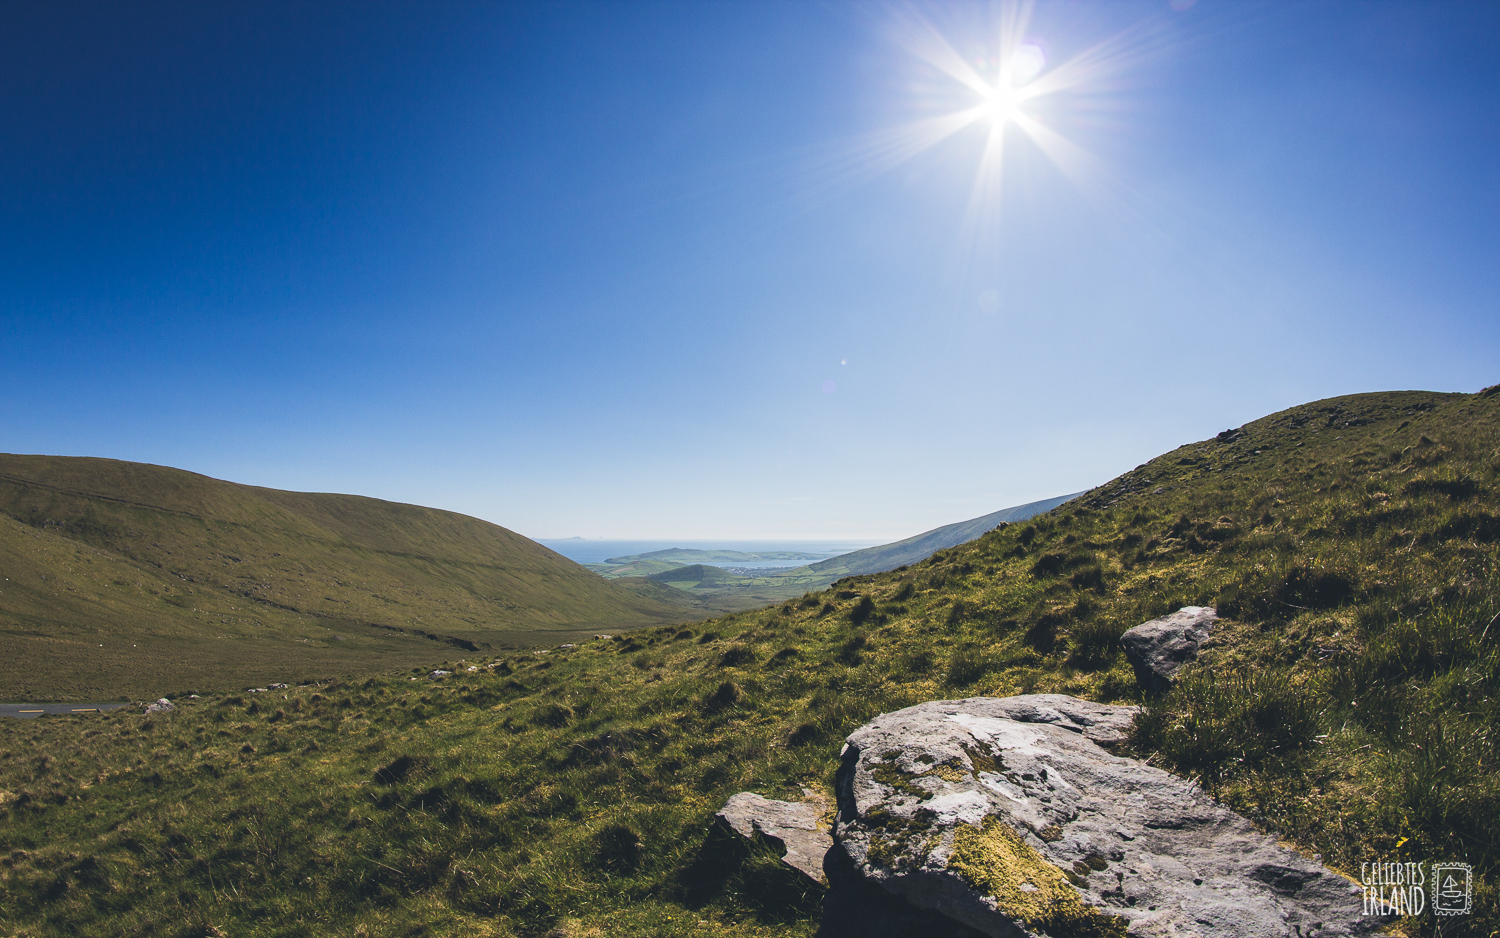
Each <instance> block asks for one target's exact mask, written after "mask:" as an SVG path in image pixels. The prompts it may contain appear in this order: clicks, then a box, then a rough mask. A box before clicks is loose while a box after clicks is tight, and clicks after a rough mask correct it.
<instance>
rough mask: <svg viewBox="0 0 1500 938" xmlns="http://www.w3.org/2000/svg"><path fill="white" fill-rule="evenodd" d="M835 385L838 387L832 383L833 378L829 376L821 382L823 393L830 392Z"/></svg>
mask: <svg viewBox="0 0 1500 938" xmlns="http://www.w3.org/2000/svg"><path fill="white" fill-rule="evenodd" d="M836 387H838V385H836V384H834V383H833V379H832V378H829V379H828V380H827V381H824V382H823V393H824V394H832V393H833V389H834V388H836Z"/></svg>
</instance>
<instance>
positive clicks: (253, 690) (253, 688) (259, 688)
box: [245, 687, 266, 694]
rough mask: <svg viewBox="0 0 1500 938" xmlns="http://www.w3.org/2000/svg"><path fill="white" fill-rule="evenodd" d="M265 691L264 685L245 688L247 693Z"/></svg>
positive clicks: (261, 692)
mask: <svg viewBox="0 0 1500 938" xmlns="http://www.w3.org/2000/svg"><path fill="white" fill-rule="evenodd" d="M265 692H266V689H265V688H264V687H252V688H250V689H249V690H247V691H246V692H245V693H247V694H264V693H265Z"/></svg>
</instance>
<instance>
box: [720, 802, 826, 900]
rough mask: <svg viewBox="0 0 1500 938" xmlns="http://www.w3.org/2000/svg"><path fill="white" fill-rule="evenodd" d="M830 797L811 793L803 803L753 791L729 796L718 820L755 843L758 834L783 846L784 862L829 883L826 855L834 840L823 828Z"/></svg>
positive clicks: (821, 881)
mask: <svg viewBox="0 0 1500 938" xmlns="http://www.w3.org/2000/svg"><path fill="white" fill-rule="evenodd" d="M826 808H827V798H825V797H823V796H821V795H817V794H814V793H812V792H809V793H808V795H807V798H806V799H804V800H803V801H772V800H771V799H769V798H764V797H761V796H760V795H757V794H755V793H753V792H748V791H742V792H740V793H739V794H737V795H734V796H732V797H730V799H729V801H728V802H726V803H725V805H724V807H723V808H721V809H720V810H719V813H718V814H716V815H715V818H716V819H717V820H718V822H719V823H721V824H723V825H725V826H726V827H728V828H729V829H730V830H732V831H734V832H735V833H736V834H739V835H740V836H741V837H743V838H745V839H746V840H750V841H753V840H755V838H756V835H757V834H758V835H760V836H761V837H764V838H766V839H767V840H770V841H772V842H773V843H775V844H779V845H781V847H782V848H783V849H784V850H785V851H786V852H785V855H783V856H782V858H781V862H783V863H785V864H786V865H788V866H790V867H792V868H793V869H795V870H798V871H800V872H802V873H804V874H806V875H807V876H808V877H809V878H811V879H812V880H813V881H814V882H816V883H820V884H822V883H826V882H827V880H826V879H825V878H824V876H823V856H824V854H826V853H828V848H829V847H831V846H833V838H831V837H829V836H828V832H827V831H826V830H824V829H823V828H822V827H821V826H820V821H821V819H822V816H823V813H824V811H825V810H826Z"/></svg>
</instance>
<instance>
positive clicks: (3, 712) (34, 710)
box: [0, 703, 125, 720]
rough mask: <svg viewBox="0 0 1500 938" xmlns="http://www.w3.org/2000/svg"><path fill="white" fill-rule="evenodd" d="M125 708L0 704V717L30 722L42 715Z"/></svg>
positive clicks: (101, 704)
mask: <svg viewBox="0 0 1500 938" xmlns="http://www.w3.org/2000/svg"><path fill="white" fill-rule="evenodd" d="M123 706H125V705H124V704H122V703H61V704H58V703H43V704H25V703H20V704H0V717H20V718H21V719H23V720H30V719H34V718H36V717H39V716H41V715H42V714H44V713H99V712H101V711H104V710H118V709H119V708H121V707H123Z"/></svg>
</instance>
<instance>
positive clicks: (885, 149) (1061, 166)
mask: <svg viewBox="0 0 1500 938" xmlns="http://www.w3.org/2000/svg"><path fill="white" fill-rule="evenodd" d="M1034 8H1035V5H1034V4H1033V3H1031V2H1003V3H1000V4H998V5H996V6H993V7H990V8H989V10H988V12H989V13H990V16H989V17H988V21H987V22H986V23H985V25H984V26H983V27H982V29H978V30H976V29H974V28H972V27H970V28H964V27H956V28H949V29H946V30H945V29H942V28H939V26H938V25H937V24H936V23H935V22H934V21H933V19H932V18H931V17H929V16H928V15H927V14H926V13H924V12H923V11H922V10H920V9H918V8H917V7H915V6H910V5H907V6H900V7H895V8H890V9H888V11H887V15H886V21H885V23H886V27H885V31H886V32H887V34H888V35H889V37H890V38H891V40H892V41H893V42H894V43H895V44H896V45H897V46H898V47H899V48H902V49H904V50H905V51H907V52H908V53H910V54H911V55H912V56H913V57H914V58H915V59H916V60H918V61H920V62H922V63H924V64H925V65H926V66H927V67H928V68H929V69H930V70H931V71H932V72H935V73H936V74H929V75H928V76H927V78H926V80H925V81H922V82H918V84H920V85H921V86H922V87H923V89H924V91H925V94H924V95H923V97H924V98H925V99H926V100H925V102H924V103H925V105H926V106H927V108H928V109H929V115H928V116H924V117H922V118H920V119H918V120H914V121H910V122H907V123H903V124H900V125H897V126H894V127H888V128H884V129H882V130H880V131H877V132H875V133H872V134H869V135H868V136H866V137H864V138H862V139H861V140H859V141H858V142H857V143H856V144H855V145H854V146H851V147H847V148H843V149H842V150H841V152H839V153H837V154H834V155H832V157H831V158H830V159H828V160H827V161H826V162H825V163H824V166H823V171H824V173H825V180H826V181H827V182H829V183H832V184H834V185H835V186H837V185H838V184H840V183H842V184H857V183H859V182H864V181H867V180H869V179H870V178H873V177H875V176H878V175H881V174H884V173H886V172H889V171H890V170H892V169H895V168H896V167H898V166H899V165H901V164H903V163H905V162H907V161H909V160H911V159H913V158H915V157H917V156H918V155H920V154H922V153H924V152H925V151H928V150H931V149H933V148H934V147H937V146H938V145H939V144H941V143H943V142H944V141H946V140H948V139H949V138H951V137H954V136H955V135H957V134H959V133H961V132H963V131H966V130H969V129H970V128H974V127H981V128H983V131H984V135H983V138H982V144H981V145H980V146H979V147H978V156H977V160H976V163H975V166H974V175H973V179H972V182H971V183H970V186H969V196H968V199H967V202H966V204H965V208H964V214H963V219H962V222H961V223H960V225H959V235H958V245H957V250H955V251H954V253H953V257H954V263H955V265H956V266H957V267H958V268H959V269H958V270H956V271H955V274H957V275H958V278H959V279H964V277H965V275H966V274H967V273H968V272H970V271H972V270H973V269H974V268H975V266H976V265H979V266H985V262H986V261H987V260H989V259H992V258H993V257H995V256H996V251H997V250H998V236H999V232H1000V210H1001V201H1002V200H1001V195H1002V191H1003V182H1004V175H1005V167H1006V162H1007V158H1008V151H1009V150H1010V148H1011V147H1013V146H1014V141H1015V140H1016V139H1018V138H1019V137H1024V138H1025V139H1026V140H1028V141H1029V142H1030V143H1031V144H1033V145H1034V147H1035V150H1036V151H1037V152H1039V153H1040V154H1041V155H1043V156H1044V157H1045V158H1046V159H1047V160H1048V161H1049V162H1050V163H1051V164H1052V165H1053V166H1055V167H1056V169H1057V170H1058V171H1059V172H1060V173H1061V174H1062V175H1063V176H1064V177H1065V178H1066V179H1068V180H1069V181H1070V182H1071V183H1072V184H1073V185H1074V186H1075V187H1076V188H1077V189H1079V190H1080V191H1081V192H1083V193H1084V194H1085V195H1087V196H1089V197H1090V198H1091V199H1093V200H1095V201H1100V202H1104V203H1110V207H1111V208H1112V209H1116V210H1120V209H1123V210H1124V211H1125V213H1126V214H1130V215H1140V214H1141V213H1140V212H1139V211H1138V210H1133V209H1132V208H1131V206H1129V205H1127V204H1126V203H1127V202H1129V201H1130V197H1129V196H1128V195H1127V194H1126V192H1125V187H1122V186H1119V185H1118V184H1117V183H1118V180H1114V179H1112V177H1111V174H1110V172H1109V170H1108V168H1107V167H1106V166H1105V164H1104V163H1103V161H1101V160H1100V159H1098V158H1097V157H1095V156H1094V155H1093V154H1091V153H1090V152H1089V151H1088V150H1087V149H1086V148H1084V147H1083V146H1081V145H1080V144H1078V143H1077V142H1075V141H1073V140H1071V139H1069V138H1068V136H1067V135H1066V134H1064V133H1063V132H1062V131H1061V130H1059V129H1058V128H1057V127H1055V126H1053V124H1052V123H1049V119H1048V110H1049V105H1050V104H1052V103H1053V101H1057V100H1061V99H1062V98H1063V97H1065V96H1067V95H1094V94H1099V93H1101V92H1104V91H1107V90H1109V89H1110V88H1111V87H1112V85H1114V84H1116V83H1117V82H1118V79H1119V78H1120V76H1121V75H1122V74H1124V73H1126V72H1128V71H1129V70H1130V69H1132V68H1133V67H1135V66H1136V65H1138V64H1140V63H1141V61H1142V60H1144V59H1146V58H1148V57H1150V56H1153V55H1156V54H1159V53H1160V51H1161V45H1162V40H1163V31H1162V30H1161V29H1160V25H1161V24H1160V23H1159V22H1158V21H1147V22H1143V23H1141V24H1138V25H1137V26H1135V27H1133V28H1130V29H1127V30H1125V31H1123V32H1120V33H1117V34H1115V35H1113V36H1111V37H1109V38H1107V39H1105V40H1104V41H1102V42H1098V43H1096V44H1094V45H1091V46H1088V47H1086V48H1084V49H1083V50H1082V51H1080V52H1078V53H1076V54H1073V55H1072V56H1070V57H1068V58H1066V59H1064V60H1062V61H1060V62H1057V63H1053V62H1051V61H1049V54H1048V43H1047V42H1046V40H1045V39H1044V38H1043V37H1039V36H1035V35H1032V33H1031V32H1030V30H1031V27H1032V15H1033V11H1034ZM980 32H982V33H983V35H978V36H976V33H980ZM960 36H961V37H962V38H963V39H965V40H968V44H972V45H978V46H980V47H982V49H983V51H982V52H981V53H979V54H977V55H974V56H973V57H972V58H969V57H965V55H964V54H962V53H961V52H959V45H961V44H964V43H958V44H956V42H955V40H956V39H957V38H958V37H960ZM950 37H953V38H950ZM976 38H977V40H978V42H976V41H975V40H976Z"/></svg>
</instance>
